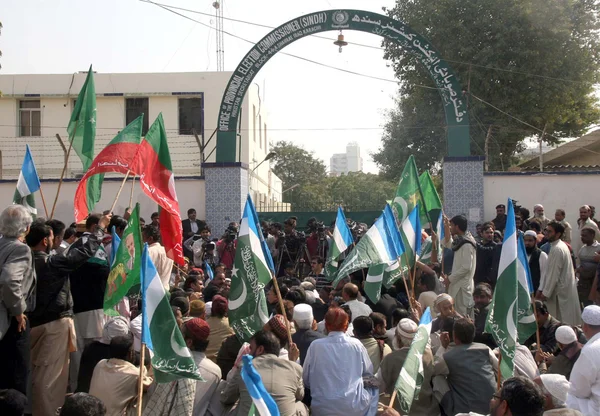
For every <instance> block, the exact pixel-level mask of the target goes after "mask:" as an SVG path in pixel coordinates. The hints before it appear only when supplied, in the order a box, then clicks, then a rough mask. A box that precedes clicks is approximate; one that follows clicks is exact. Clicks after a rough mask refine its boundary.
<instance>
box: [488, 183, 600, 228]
mask: <svg viewBox="0 0 600 416" xmlns="http://www.w3.org/2000/svg"><path fill="white" fill-rule="evenodd" d="M599 180H600V172H585V173H576V172H564V173H553V174H523V173H514V174H513V173H496V172H494V173H486V174H485V175H484V181H483V182H484V189H485V191H484V218H483V220H485V221H489V220H491V219H492V218H494V217H495V216H496V205H498V204H506V201H507V199H508V197H511V198H512V199H515V200H517V201H518V204H519V205H522V206H524V207H526V208H527V209H529V211H530V212H531V215H532V216H533V206H534V205H535V204H542V205H543V206H544V210H545V214H546V216H547V217H549V218H554V211H555V210H556V209H557V208H562V209H564V210H565V211H566V213H567V221H568V222H569V223H570V224H571V226H573V227H574V226H575V225H576V224H577V218H579V207H580V206H582V205H594V206H596V207H597V210H598V211H600V198H599V197H598V196H597V195H596V193H595V192H594V191H595V190H596V189H597V187H598V181H599Z"/></svg>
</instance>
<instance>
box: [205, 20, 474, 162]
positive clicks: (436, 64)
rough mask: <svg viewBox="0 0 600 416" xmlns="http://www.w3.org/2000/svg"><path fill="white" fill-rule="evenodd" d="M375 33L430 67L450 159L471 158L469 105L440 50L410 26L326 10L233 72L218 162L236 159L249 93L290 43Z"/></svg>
mask: <svg viewBox="0 0 600 416" xmlns="http://www.w3.org/2000/svg"><path fill="white" fill-rule="evenodd" d="M342 29H343V30H357V31H360V32H367V33H374V34H376V35H379V36H381V37H383V38H385V39H388V40H390V41H393V42H396V43H397V44H398V45H400V46H401V47H403V48H404V49H406V50H408V51H410V52H412V53H413V54H415V56H416V57H417V58H418V60H419V61H420V62H421V64H422V65H423V66H424V67H425V68H426V69H427V71H428V72H429V75H430V76H431V78H432V79H433V81H434V82H435V85H436V86H437V88H438V91H439V92H440V95H441V97H442V101H443V103H444V111H445V115H446V123H447V143H448V156H451V157H468V156H470V155H471V150H470V142H469V116H468V114H467V103H466V101H465V100H463V98H462V95H463V94H462V87H461V85H460V83H459V81H458V79H457V78H456V74H455V73H454V71H453V70H452V68H451V67H450V66H449V65H448V63H447V62H445V61H444V60H443V59H442V58H441V57H440V54H439V53H438V52H437V51H436V50H435V48H434V47H433V46H432V45H431V44H430V43H429V42H428V41H427V40H426V39H425V38H423V37H422V36H421V35H419V34H418V33H416V32H414V31H413V30H412V29H411V28H409V27H408V26H406V25H405V24H403V23H402V22H399V21H397V20H394V19H391V18H390V17H388V16H384V15H382V14H378V13H372V12H367V11H364V10H325V11H320V12H315V13H310V14H306V15H304V16H300V17H297V18H295V19H293V20H290V21H289V22H287V23H284V24H282V25H281V26H279V27H277V28H275V29H273V30H272V31H271V32H270V33H268V34H267V35H266V36H265V37H264V38H262V39H261V40H260V41H258V42H257V43H256V45H254V46H253V47H252V49H250V51H249V52H248V53H247V54H246V56H244V58H243V59H242V61H241V62H240V64H239V65H238V67H237V68H236V69H235V71H234V72H233V74H232V76H231V79H230V80H229V83H228V84H227V88H226V89H225V93H224V94H223V99H222V101H221V106H220V109H219V119H218V124H217V126H218V127H217V154H216V162H235V161H236V149H237V146H236V138H237V125H238V120H239V116H240V108H241V105H242V101H243V100H244V96H245V95H246V91H247V89H248V87H249V86H250V84H251V83H252V80H253V79H254V77H255V76H256V74H257V73H258V71H259V70H260V69H261V68H262V66H263V65H264V64H265V63H266V62H267V61H268V60H269V59H270V58H271V57H272V56H273V55H275V54H276V53H277V52H279V51H280V50H281V49H283V48H284V47H285V46H287V45H289V44H290V43H292V42H294V41H296V40H298V39H301V38H303V37H305V36H309V35H312V34H315V33H320V32H326V31H330V30H342Z"/></svg>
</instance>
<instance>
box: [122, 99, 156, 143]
mask: <svg viewBox="0 0 600 416" xmlns="http://www.w3.org/2000/svg"><path fill="white" fill-rule="evenodd" d="M142 114H144V122H143V124H142V136H145V135H146V133H147V132H148V117H149V116H150V114H148V99H147V98H126V99H125V125H128V124H129V123H131V122H132V121H133V120H135V119H136V118H138V117H139V116H140V115H142Z"/></svg>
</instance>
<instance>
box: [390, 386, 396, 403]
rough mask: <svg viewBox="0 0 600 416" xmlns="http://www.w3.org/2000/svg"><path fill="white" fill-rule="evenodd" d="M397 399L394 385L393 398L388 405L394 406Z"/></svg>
mask: <svg viewBox="0 0 600 416" xmlns="http://www.w3.org/2000/svg"><path fill="white" fill-rule="evenodd" d="M395 400H396V387H394V392H393V393H392V398H391V399H390V404H388V407H394V401H395Z"/></svg>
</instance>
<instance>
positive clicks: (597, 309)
mask: <svg viewBox="0 0 600 416" xmlns="http://www.w3.org/2000/svg"><path fill="white" fill-rule="evenodd" d="M581 319H583V322H585V323H586V324H588V325H592V326H600V306H598V305H590V306H586V307H585V309H584V310H583V313H582V314H581Z"/></svg>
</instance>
